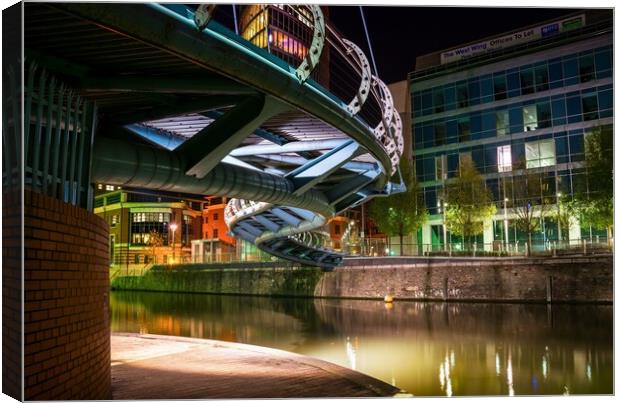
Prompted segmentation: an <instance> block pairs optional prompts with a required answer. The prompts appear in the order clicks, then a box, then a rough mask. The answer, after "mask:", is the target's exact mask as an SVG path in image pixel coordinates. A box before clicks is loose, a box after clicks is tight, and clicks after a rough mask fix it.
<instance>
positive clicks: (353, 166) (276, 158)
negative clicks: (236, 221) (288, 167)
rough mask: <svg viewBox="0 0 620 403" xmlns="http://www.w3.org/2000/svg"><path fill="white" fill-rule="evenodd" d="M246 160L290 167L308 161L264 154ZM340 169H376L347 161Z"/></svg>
mask: <svg viewBox="0 0 620 403" xmlns="http://www.w3.org/2000/svg"><path fill="white" fill-rule="evenodd" d="M248 160H250V161H251V160H256V161H259V160H267V161H275V162H282V163H284V164H292V165H303V164H305V163H307V162H308V161H309V160H308V159H306V158H304V157H296V156H293V155H275V154H265V155H253V156H251V157H249V158H248ZM342 168H344V169H348V170H350V171H368V170H369V169H378V167H377V164H374V163H372V162H360V161H349V162H347V163H345V164H344V165H343V166H342Z"/></svg>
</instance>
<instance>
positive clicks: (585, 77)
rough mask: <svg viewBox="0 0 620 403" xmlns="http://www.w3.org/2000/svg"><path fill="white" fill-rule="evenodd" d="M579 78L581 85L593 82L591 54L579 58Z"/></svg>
mask: <svg viewBox="0 0 620 403" xmlns="http://www.w3.org/2000/svg"><path fill="white" fill-rule="evenodd" d="M579 78H580V81H581V82H582V83H585V82H588V81H591V80H594V56H592V54H589V55H585V56H581V57H580V58H579Z"/></svg>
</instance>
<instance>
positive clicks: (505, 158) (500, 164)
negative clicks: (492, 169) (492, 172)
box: [497, 145, 512, 172]
mask: <svg viewBox="0 0 620 403" xmlns="http://www.w3.org/2000/svg"><path fill="white" fill-rule="evenodd" d="M497 171H498V172H509V171H512V154H511V152H510V145H505V146H500V147H497Z"/></svg>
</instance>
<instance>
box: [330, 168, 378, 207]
mask: <svg viewBox="0 0 620 403" xmlns="http://www.w3.org/2000/svg"><path fill="white" fill-rule="evenodd" d="M378 175H379V173H378V172H377V171H368V172H364V173H362V174H360V175H358V176H357V177H355V178H353V179H351V180H350V181H348V182H347V183H344V184H339V185H337V186H334V187H332V188H331V189H329V190H327V191H326V192H325V195H326V196H327V199H328V200H329V203H330V204H332V205H335V204H337V203H338V202H340V201H341V200H343V199H344V198H346V197H347V196H349V195H350V194H351V193H355V192H357V191H358V190H360V189H361V188H363V187H364V186H366V185H368V184H369V183H371V182H372V181H374V180H375V178H376V177H377V176H378Z"/></svg>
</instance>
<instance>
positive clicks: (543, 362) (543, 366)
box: [542, 356, 549, 379]
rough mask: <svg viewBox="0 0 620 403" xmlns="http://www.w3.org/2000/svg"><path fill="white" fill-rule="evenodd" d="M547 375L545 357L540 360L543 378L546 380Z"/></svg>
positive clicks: (547, 368) (547, 366)
mask: <svg viewBox="0 0 620 403" xmlns="http://www.w3.org/2000/svg"><path fill="white" fill-rule="evenodd" d="M548 373H549V364H547V357H545V356H543V358H542V374H543V378H545V379H547V374H548Z"/></svg>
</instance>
